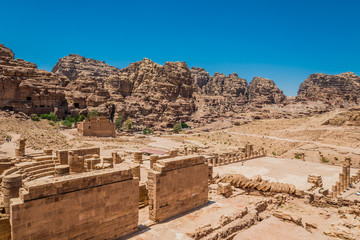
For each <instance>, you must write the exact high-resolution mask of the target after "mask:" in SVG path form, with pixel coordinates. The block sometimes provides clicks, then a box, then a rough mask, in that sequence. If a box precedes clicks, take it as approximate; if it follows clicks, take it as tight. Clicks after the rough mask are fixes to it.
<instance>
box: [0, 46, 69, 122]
mask: <svg viewBox="0 0 360 240" xmlns="http://www.w3.org/2000/svg"><path fill="white" fill-rule="evenodd" d="M67 83H68V79H67V78H66V77H64V76H56V75H55V74H53V73H50V72H47V71H45V70H40V69H38V68H37V66H36V65H35V64H34V63H30V62H26V61H24V60H22V59H16V60H15V54H14V53H13V52H12V51H11V50H10V49H8V48H6V47H5V46H4V45H2V44H0V109H8V110H14V111H20V112H24V113H26V114H32V113H37V114H41V113H49V112H51V111H55V112H57V114H58V115H59V116H63V115H64V114H65V112H66V110H67V102H66V99H65V94H64V87H65V86H66V85H67Z"/></svg>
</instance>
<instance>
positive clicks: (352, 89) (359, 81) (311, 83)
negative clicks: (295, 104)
mask: <svg viewBox="0 0 360 240" xmlns="http://www.w3.org/2000/svg"><path fill="white" fill-rule="evenodd" d="M359 92H360V77H359V76H357V75H355V74H354V73H352V72H347V73H342V74H339V75H327V74H323V73H315V74H311V75H310V76H309V77H308V78H307V79H306V80H305V81H304V82H303V83H301V85H300V87H299V91H298V96H297V98H296V99H297V100H298V101H306V100H311V101H324V102H327V103H329V104H331V105H343V104H347V105H354V104H355V105H357V104H358V103H359V102H360V99H359Z"/></svg>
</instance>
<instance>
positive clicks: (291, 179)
mask: <svg viewBox="0 0 360 240" xmlns="http://www.w3.org/2000/svg"><path fill="white" fill-rule="evenodd" d="M356 171H357V169H351V172H352V174H353V173H355V172H356ZM340 172H342V168H341V167H339V166H332V165H325V164H321V163H313V162H303V161H301V160H295V159H283V158H273V157H264V158H257V159H252V160H249V161H246V162H244V164H243V163H232V164H229V165H224V166H219V167H214V173H215V174H216V173H218V174H219V175H225V174H242V175H244V176H245V177H247V178H251V177H254V176H256V175H261V177H263V178H264V179H267V180H270V181H272V182H282V183H290V184H294V185H295V186H296V188H297V189H300V190H306V189H307V188H308V187H309V186H310V185H309V184H308V183H307V178H308V176H309V175H320V176H321V177H322V181H323V185H324V188H325V189H330V190H331V186H332V185H334V183H335V182H336V181H338V178H339V173H340ZM359 200H360V197H359Z"/></svg>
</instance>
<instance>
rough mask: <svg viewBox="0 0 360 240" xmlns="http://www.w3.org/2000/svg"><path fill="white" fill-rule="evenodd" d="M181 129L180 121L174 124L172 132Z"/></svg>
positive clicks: (177, 131)
mask: <svg viewBox="0 0 360 240" xmlns="http://www.w3.org/2000/svg"><path fill="white" fill-rule="evenodd" d="M181 130H182V127H181V123H177V124H175V125H174V129H173V131H174V133H179V132H180V131H181Z"/></svg>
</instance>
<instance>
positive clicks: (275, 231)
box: [234, 217, 333, 240]
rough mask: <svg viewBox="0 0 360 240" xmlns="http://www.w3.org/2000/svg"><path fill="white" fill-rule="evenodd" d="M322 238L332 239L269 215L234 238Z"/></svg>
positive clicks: (266, 239) (261, 239)
mask: <svg viewBox="0 0 360 240" xmlns="http://www.w3.org/2000/svg"><path fill="white" fill-rule="evenodd" d="M290 239H291V240H315V239H316V240H323V239H333V238H330V237H327V236H324V235H322V234H319V233H315V234H312V233H310V232H308V231H306V230H305V229H304V228H301V227H299V226H297V225H295V224H292V223H287V222H283V221H281V220H279V219H278V218H276V217H270V218H268V219H265V220H264V221H262V222H260V223H259V224H257V225H255V226H253V227H251V228H250V229H248V230H246V231H243V232H241V233H239V234H238V235H236V236H235V238H234V240H290Z"/></svg>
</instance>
